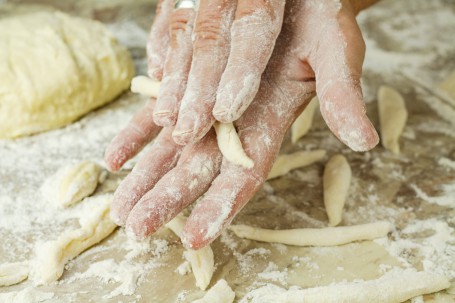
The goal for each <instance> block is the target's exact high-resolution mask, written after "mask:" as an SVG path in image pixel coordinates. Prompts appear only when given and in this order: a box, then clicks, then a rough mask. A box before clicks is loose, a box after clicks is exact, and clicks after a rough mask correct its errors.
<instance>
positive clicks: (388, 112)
mask: <svg viewBox="0 0 455 303" xmlns="http://www.w3.org/2000/svg"><path fill="white" fill-rule="evenodd" d="M378 109H379V122H380V124H381V141H382V145H383V146H384V147H385V148H387V149H388V150H390V151H392V152H393V153H395V154H399V153H400V145H399V144H398V139H399V138H400V136H401V133H402V132H403V129H404V127H405V125H406V120H407V118H408V111H407V110H406V105H405V103H404V100H403V97H402V96H401V95H400V93H399V92H398V91H396V90H395V89H393V88H391V87H388V86H381V87H380V88H379V91H378Z"/></svg>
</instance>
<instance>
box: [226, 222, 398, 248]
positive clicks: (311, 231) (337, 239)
mask: <svg viewBox="0 0 455 303" xmlns="http://www.w3.org/2000/svg"><path fill="white" fill-rule="evenodd" d="M229 229H230V230H232V231H233V232H234V233H235V234H236V235H237V236H238V237H240V238H246V239H250V240H256V241H261V242H271V243H282V244H288V245H296V246H335V245H342V244H346V243H350V242H354V241H360V240H372V239H376V238H381V237H385V236H386V235H387V234H388V233H389V232H390V231H391V230H392V225H391V224H390V223H389V222H385V221H378V222H375V223H367V224H361V225H353V226H339V227H326V228H297V229H284V230H273V229H263V228H257V227H251V226H247V225H232V226H230V227H229Z"/></svg>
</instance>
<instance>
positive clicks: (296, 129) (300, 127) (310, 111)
mask: <svg viewBox="0 0 455 303" xmlns="http://www.w3.org/2000/svg"><path fill="white" fill-rule="evenodd" d="M318 105H319V100H318V97H314V98H313V99H311V101H310V103H309V104H308V105H307V107H306V108H305V110H304V111H303V112H302V113H301V114H300V116H298V117H297V119H295V121H294V123H293V124H292V126H291V140H292V143H296V142H297V141H299V139H300V138H302V137H303V136H305V135H306V133H308V131H309V130H310V128H311V125H312V124H313V117H314V112H315V111H316V108H318Z"/></svg>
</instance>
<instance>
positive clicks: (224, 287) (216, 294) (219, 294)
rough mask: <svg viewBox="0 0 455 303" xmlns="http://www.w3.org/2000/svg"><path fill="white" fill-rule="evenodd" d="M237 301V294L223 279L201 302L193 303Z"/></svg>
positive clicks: (228, 302) (227, 302)
mask: <svg viewBox="0 0 455 303" xmlns="http://www.w3.org/2000/svg"><path fill="white" fill-rule="evenodd" d="M234 299H235V292H234V291H232V289H231V287H230V286H229V284H228V283H227V282H226V280H224V279H221V280H218V282H216V284H215V285H213V287H212V288H210V289H209V291H207V293H206V294H205V295H204V297H202V298H201V299H199V300H196V301H193V303H232V302H234Z"/></svg>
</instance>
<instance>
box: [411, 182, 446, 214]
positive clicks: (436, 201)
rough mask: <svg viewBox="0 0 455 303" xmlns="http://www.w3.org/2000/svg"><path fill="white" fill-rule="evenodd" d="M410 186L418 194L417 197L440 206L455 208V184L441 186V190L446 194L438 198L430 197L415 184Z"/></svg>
mask: <svg viewBox="0 0 455 303" xmlns="http://www.w3.org/2000/svg"><path fill="white" fill-rule="evenodd" d="M410 186H411V188H412V189H413V190H414V191H415V192H416V194H417V197H419V198H420V199H422V200H424V201H426V202H429V203H434V204H437V205H440V206H447V207H451V208H455V183H454V184H443V185H441V189H442V191H443V193H444V194H443V195H441V196H437V197H430V196H428V195H427V194H426V193H425V192H424V191H423V190H421V189H420V188H419V187H418V186H417V185H415V184H410Z"/></svg>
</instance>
